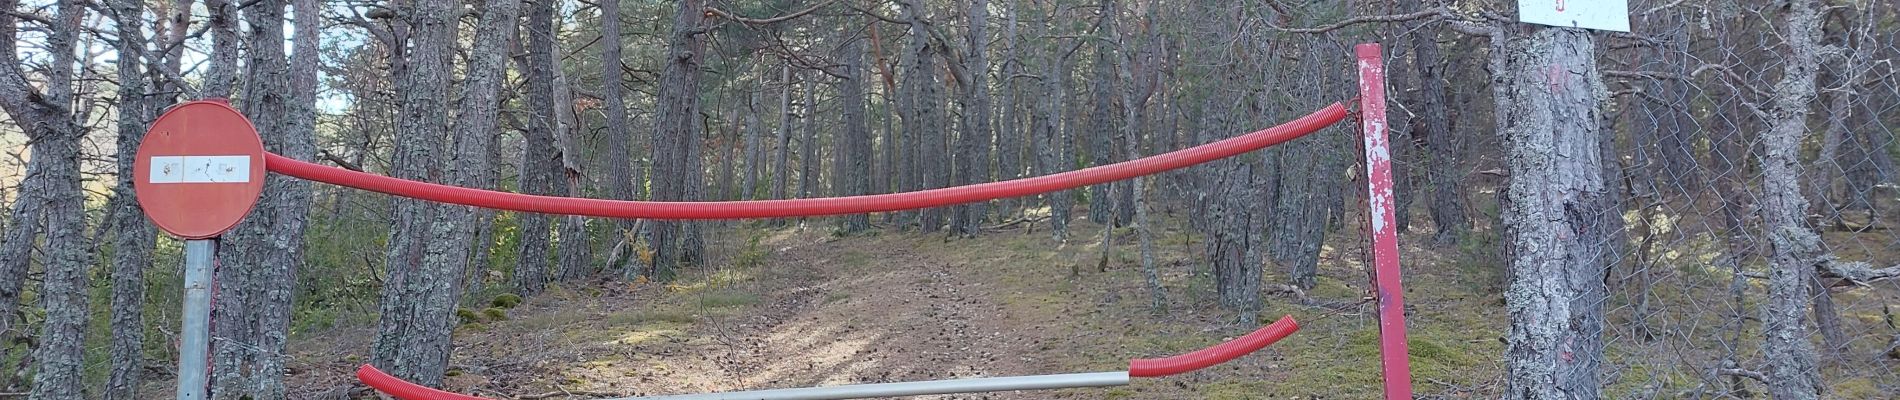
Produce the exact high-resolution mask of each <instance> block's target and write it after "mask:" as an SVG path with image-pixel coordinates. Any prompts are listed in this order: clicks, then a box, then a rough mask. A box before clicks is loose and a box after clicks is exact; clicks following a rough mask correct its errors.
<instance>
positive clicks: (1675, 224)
mask: <svg viewBox="0 0 1900 400" xmlns="http://www.w3.org/2000/svg"><path fill="white" fill-rule="evenodd" d="M1632 3H1648V4H1632V10H1635V11H1634V12H1633V14H1632V22H1633V23H1634V25H1633V27H1634V32H1633V35H1628V36H1623V35H1615V36H1610V37H1609V38H1608V39H1607V40H1601V41H1599V45H1600V50H1599V59H1598V60H1599V61H1598V63H1599V67H1600V68H1601V69H1602V71H1603V73H1604V75H1605V76H1606V83H1607V85H1608V86H1609V87H1608V88H1607V89H1608V90H1609V91H1610V93H1611V96H1610V101H1609V102H1608V104H1606V105H1605V107H1607V108H1608V110H1609V111H1608V112H1607V113H1606V114H1605V115H1607V116H1608V120H1606V121H1602V122H1603V126H1604V128H1605V132H1606V135H1610V134H1613V135H1614V140H1615V142H1614V143H1613V144H1608V145H1607V146H1613V147H1609V148H1606V150H1607V149H1613V157H1614V158H1613V160H1606V162H1613V163H1614V165H1613V167H1615V168H1616V169H1617V176H1612V177H1611V178H1617V179H1618V181H1616V182H1612V183H1613V184H1615V185H1616V186H1615V187H1614V188H1612V190H1614V191H1615V192H1616V197H1617V198H1618V199H1619V201H1618V202H1617V205H1618V206H1617V207H1613V208H1611V209H1610V210H1609V212H1614V213H1619V214H1621V218H1620V222H1621V223H1623V224H1624V232H1625V235H1623V236H1622V237H1620V238H1615V239H1613V240H1616V241H1617V242H1618V243H1605V244H1604V245H1603V246H1601V248H1603V249H1605V251H1609V252H1613V253H1614V255H1613V256H1612V257H1610V258H1611V259H1612V263H1611V264H1610V265H1609V266H1610V269H1609V271H1608V274H1607V276H1606V277H1605V284H1606V285H1607V287H1608V289H1609V292H1608V293H1609V298H1608V300H1607V303H1606V304H1605V307H1604V308H1605V310H1606V312H1607V314H1608V315H1607V317H1608V319H1609V321H1608V323H1607V324H1606V327H1607V328H1606V329H1607V330H1608V331H1607V332H1604V335H1605V343H1606V347H1607V349H1606V350H1607V353H1606V358H1607V359H1606V360H1605V364H1604V365H1605V369H1604V374H1605V375H1604V378H1605V379H1604V383H1605V386H1606V390H1607V391H1606V393H1605V394H1608V395H1612V396H1614V397H1619V398H1748V397H1755V396H1760V395H1761V393H1763V392H1764V390H1763V388H1764V386H1763V385H1764V384H1765V382H1764V381H1763V380H1762V378H1763V375H1762V372H1761V371H1764V370H1765V369H1767V367H1766V366H1765V364H1766V363H1767V362H1769V361H1770V360H1768V359H1767V357H1768V356H1767V355H1765V354H1764V352H1763V351H1762V349H1761V348H1762V343H1763V332H1762V326H1761V325H1762V313H1763V310H1762V307H1761V306H1762V303H1764V302H1765V296H1767V293H1766V290H1765V286H1766V285H1767V277H1768V275H1769V273H1770V270H1769V269H1770V267H1769V265H1770V261H1769V258H1770V257H1771V256H1772V254H1773V253H1772V252H1773V251H1774V249H1773V243H1771V242H1770V240H1769V237H1768V235H1767V232H1769V230H1770V228H1768V227H1766V226H1765V224H1764V222H1763V221H1762V218H1761V217H1760V214H1759V211H1760V209H1761V204H1762V202H1763V199H1762V194H1761V193H1762V190H1763V187H1762V183H1763V181H1764V179H1765V178H1766V176H1765V175H1764V172H1763V170H1764V169H1763V167H1762V162H1763V161H1764V160H1763V151H1764V144H1763V139H1764V133H1763V132H1765V131H1766V130H1767V122H1766V120H1767V119H1768V118H1772V117H1773V116H1772V115H1770V113H1772V112H1773V111H1771V107H1769V103H1770V102H1771V101H1772V100H1771V98H1772V96H1774V95H1775V94H1777V93H1778V91H1780V90H1783V89H1782V88H1781V87H1780V86H1779V85H1780V82H1781V80H1782V78H1783V76H1784V74H1786V73H1787V72H1786V71H1785V70H1786V69H1787V68H1789V67H1790V63H1789V62H1788V61H1787V58H1788V57H1791V55H1790V51H1789V50H1788V47H1789V46H1788V44H1787V43H1784V37H1785V36H1784V35H1783V32H1785V28H1786V27H1785V24H1784V23H1783V22H1782V21H1783V18H1782V16H1781V15H1782V14H1781V13H1783V12H1785V11H1784V9H1783V6H1782V5H1779V4H1776V3H1769V2H1760V3H1757V2H1724V1H1690V2H1684V1H1673V2H1670V1H1649V2H1632ZM1643 10H1648V11H1646V12H1645V11H1643ZM1895 10H1896V7H1894V6H1893V5H1892V4H1890V3H1888V4H1882V3H1880V2H1850V3H1841V4H1838V5H1836V6H1835V7H1832V8H1828V9H1827V10H1826V11H1825V12H1824V16H1823V18H1822V21H1823V22H1822V36H1821V37H1822V38H1823V39H1822V42H1823V45H1824V46H1826V48H1825V49H1824V50H1823V51H1822V54H1821V55H1820V57H1821V60H1820V61H1821V62H1820V65H1821V71H1819V79H1818V82H1816V83H1817V85H1818V87H1819V91H1818V93H1819V94H1818V96H1817V97H1816V98H1815V99H1813V101H1811V102H1809V104H1811V105H1812V106H1813V107H1812V114H1811V115H1810V116H1809V118H1808V121H1807V126H1808V134H1807V135H1806V137H1805V138H1804V139H1803V140H1802V142H1801V148H1802V152H1801V154H1802V155H1801V157H1800V160H1802V161H1801V163H1800V165H1799V166H1798V168H1796V170H1797V171H1799V172H1800V174H1801V176H1800V177H1799V179H1798V180H1799V182H1801V185H1802V189H1803V190H1804V191H1805V193H1803V194H1804V196H1805V197H1806V198H1807V200H1808V203H1809V207H1808V209H1807V213H1806V215H1807V228H1809V229H1811V230H1813V231H1815V232H1817V233H1818V234H1820V235H1821V237H1822V238H1823V248H1824V252H1825V254H1826V256H1824V260H1823V261H1822V262H1823V263H1824V265H1820V266H1817V271H1819V272H1817V273H1816V274H1815V278H1814V279H1812V282H1811V283H1812V284H1811V285H1810V289H1811V291H1813V292H1814V296H1813V297H1812V298H1810V299H1809V301H1808V304H1809V305H1810V306H1809V307H1808V312H1809V314H1808V315H1809V318H1808V323H1807V324H1806V325H1807V330H1806V331H1807V333H1808V334H1809V336H1810V337H1809V338H1808V339H1810V340H1809V341H1810V342H1812V343H1813V344H1814V348H1815V349H1816V351H1817V353H1818V354H1819V360H1820V362H1819V366H1820V371H1818V372H1819V375H1820V376H1821V378H1822V383H1823V384H1822V386H1823V387H1824V388H1825V389H1824V390H1826V393H1827V394H1826V397H1830V398H1881V397H1885V396H1891V395H1892V394H1893V393H1896V390H1900V372H1896V371H1900V369H1896V368H1895V367H1894V365H1895V362H1897V361H1900V358H1896V357H1900V354H1895V349H1894V346H1895V345H1896V344H1897V343H1900V336H1896V335H1900V329H1896V327H1895V324H1896V320H1895V318H1896V317H1895V316H1894V315H1893V313H1894V312H1895V310H1894V308H1896V307H1900V281H1896V280H1886V281H1876V282H1865V283H1864V282H1856V281H1853V280H1848V279H1842V278H1841V277H1839V276H1833V275H1835V274H1831V273H1828V271H1826V270H1827V268H1823V267H1826V264H1825V263H1827V262H1829V261H1827V260H1834V261H1836V262H1865V263H1869V264H1871V265H1874V266H1876V268H1878V267H1884V266H1889V265H1894V264H1895V263H1896V262H1900V234H1897V233H1896V231H1895V230H1894V228H1895V227H1896V224H1900V218H1897V217H1896V213H1895V212H1894V211H1893V210H1894V208H1895V207H1896V206H1900V199H1896V195H1900V192H1896V191H1895V185H1894V184H1895V180H1894V179H1895V173H1896V170H1895V169H1894V164H1893V158H1894V154H1895V152H1896V150H1897V149H1900V148H1897V147H1896V146H1895V142H1896V140H1895V139H1896V137H1895V128H1896V127H1900V79H1897V78H1896V76H1895V74H1894V73H1893V72H1894V64H1893V60H1895V59H1896V58H1900V47H1896V45H1895V43H1896V41H1895V40H1896V37H1895V35H1896V34H1895V29H1893V28H1894V25H1893V23H1894V21H1895V17H1896V15H1895V14H1896V13H1895Z"/></svg>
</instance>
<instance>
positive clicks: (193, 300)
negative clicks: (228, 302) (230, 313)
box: [178, 239, 217, 400]
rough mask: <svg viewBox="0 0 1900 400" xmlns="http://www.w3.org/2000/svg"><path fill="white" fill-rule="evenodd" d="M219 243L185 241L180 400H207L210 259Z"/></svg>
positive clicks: (179, 377)
mask: <svg viewBox="0 0 1900 400" xmlns="http://www.w3.org/2000/svg"><path fill="white" fill-rule="evenodd" d="M216 253H217V242H216V241H213V240H211V239H195V240H186V241H185V300H184V303H185V311H184V315H183V316H182V317H181V318H180V319H182V320H183V325H184V326H183V327H182V328H181V329H180V331H181V332H180V333H181V334H182V335H183V336H184V338H183V340H181V341H180V343H179V345H178V399H180V400H204V399H207V398H208V397H206V390H207V388H209V386H210V385H209V383H210V380H209V378H210V376H209V375H210V368H209V366H208V365H207V364H209V363H210V361H211V258H212V257H215V256H216Z"/></svg>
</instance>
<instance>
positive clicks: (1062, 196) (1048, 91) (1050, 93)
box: [1029, 10, 1073, 242]
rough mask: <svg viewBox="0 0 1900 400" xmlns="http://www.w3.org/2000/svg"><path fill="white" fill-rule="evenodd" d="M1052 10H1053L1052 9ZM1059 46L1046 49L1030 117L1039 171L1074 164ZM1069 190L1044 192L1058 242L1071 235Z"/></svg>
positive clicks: (1034, 34)
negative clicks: (1038, 93) (1066, 131)
mask: <svg viewBox="0 0 1900 400" xmlns="http://www.w3.org/2000/svg"><path fill="white" fill-rule="evenodd" d="M1051 12H1054V11H1053V10H1052V11H1051ZM1034 26H1036V27H1037V28H1038V29H1037V30H1036V32H1032V33H1031V34H1030V35H1029V36H1031V37H1037V36H1039V35H1040V33H1041V32H1043V31H1044V29H1043V27H1042V26H1041V24H1034ZM1059 47H1060V46H1052V48H1049V49H1046V50H1045V52H1044V54H1043V62H1042V64H1043V65H1042V67H1043V68H1042V95H1041V97H1040V98H1038V99H1037V100H1036V101H1037V109H1038V111H1039V112H1038V113H1037V114H1036V115H1035V116H1034V117H1033V118H1031V120H1032V121H1033V122H1032V123H1031V124H1032V125H1033V126H1034V129H1035V130H1036V133H1035V135H1036V139H1035V141H1036V145H1035V146H1036V149H1035V152H1036V164H1037V171H1036V175H1048V174H1054V173H1058V172H1063V171H1067V170H1069V167H1070V166H1071V165H1073V162H1072V160H1071V159H1069V158H1068V157H1067V148H1068V147H1069V143H1068V142H1067V141H1065V140H1063V136H1064V135H1063V134H1062V130H1063V126H1062V114H1063V111H1062V106H1063V99H1064V97H1066V96H1065V95H1064V92H1065V89H1064V87H1063V86H1065V84H1066V83H1067V82H1066V81H1067V80H1068V79H1067V78H1066V77H1067V75H1068V71H1067V68H1066V67H1065V64H1066V62H1065V61H1064V60H1065V58H1064V57H1063V55H1062V54H1060V53H1059V52H1060V51H1061V49H1060V48H1059ZM1069 192H1070V191H1068V190H1058V191H1055V192H1051V193H1047V194H1044V196H1045V197H1044V198H1045V199H1046V200H1047V202H1048V206H1049V226H1050V228H1051V231H1052V234H1053V237H1054V238H1055V240H1056V241H1057V242H1065V241H1067V240H1068V236H1069V211H1070V207H1071V204H1070V193H1069Z"/></svg>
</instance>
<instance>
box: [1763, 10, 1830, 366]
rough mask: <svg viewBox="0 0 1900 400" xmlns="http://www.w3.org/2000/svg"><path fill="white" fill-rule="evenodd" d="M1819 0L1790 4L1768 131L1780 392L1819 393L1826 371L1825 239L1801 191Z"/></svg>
mask: <svg viewBox="0 0 1900 400" xmlns="http://www.w3.org/2000/svg"><path fill="white" fill-rule="evenodd" d="M1817 6H1818V5H1817V4H1815V2H1814V1H1812V0H1795V1H1791V2H1789V3H1788V10H1787V11H1786V18H1787V19H1786V22H1785V25H1784V26H1783V28H1784V29H1785V30H1784V31H1783V33H1782V34H1783V35H1784V36H1783V37H1784V38H1785V39H1786V40H1787V45H1788V51H1789V52H1790V54H1789V55H1788V57H1787V59H1786V61H1785V62H1784V63H1783V67H1782V71H1783V73H1782V78H1781V82H1780V83H1779V84H1777V85H1775V93H1774V96H1773V99H1772V101H1771V102H1770V104H1769V105H1768V106H1767V107H1766V110H1764V111H1766V114H1767V116H1768V118H1767V122H1768V130H1767V132H1766V133H1764V134H1763V137H1762V141H1763V149H1764V154H1763V157H1762V160H1761V166H1762V189H1761V191H1762V193H1761V197H1760V198H1761V199H1762V201H1761V215H1762V223H1763V224H1764V225H1765V226H1764V228H1765V230H1766V231H1767V232H1766V233H1767V236H1768V242H1769V249H1770V251H1771V254H1772V257H1770V259H1769V272H1768V298H1767V300H1766V301H1765V302H1764V303H1763V305H1762V317H1761V318H1762V335H1763V336H1764V337H1765V341H1764V343H1763V346H1762V352H1763V355H1764V357H1765V358H1766V360H1767V362H1768V370H1767V371H1765V372H1766V373H1765V374H1764V375H1765V376H1766V377H1767V378H1768V379H1767V383H1768V390H1769V394H1770V395H1772V396H1774V398H1776V399H1814V398H1817V397H1819V394H1820V390H1821V387H1820V385H1819V383H1820V382H1819V381H1820V371H1819V370H1818V369H1817V368H1816V366H1815V354H1814V345H1813V343H1810V342H1809V340H1808V329H1807V326H1806V324H1805V322H1806V321H1807V315H1805V314H1806V311H1807V310H1806V306H1807V305H1808V303H1809V302H1810V301H1811V300H1810V299H1809V296H1811V295H1812V293H1810V292H1809V288H1810V286H1809V285H1810V284H1811V283H1810V282H1809V281H1810V280H1812V279H1814V266H1815V265H1817V263H1818V262H1819V261H1820V257H1821V255H1822V254H1821V251H1822V250H1821V238H1820V236H1819V235H1816V234H1815V233H1814V231H1813V230H1811V229H1809V228H1808V226H1807V214H1806V211H1807V207H1808V206H1807V200H1806V199H1804V198H1803V197H1802V191H1801V176H1800V175H1801V166H1800V162H1801V161H1800V158H1801V142H1802V141H1803V140H1804V139H1805V138H1806V137H1807V134H1808V132H1807V129H1808V127H1807V117H1808V114H1809V109H1808V107H1809V105H1810V104H1809V103H1811V102H1813V101H1814V98H1815V76H1816V74H1817V73H1818V70H1819V69H1820V65H1819V61H1820V56H1821V55H1820V52H1821V51H1822V50H1821V44H1820V38H1819V36H1820V35H1819V31H1820V29H1821V17H1820V14H1819V12H1818V10H1816V9H1815V8H1816V7H1817Z"/></svg>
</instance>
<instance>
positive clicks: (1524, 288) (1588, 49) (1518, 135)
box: [1491, 27, 1608, 400]
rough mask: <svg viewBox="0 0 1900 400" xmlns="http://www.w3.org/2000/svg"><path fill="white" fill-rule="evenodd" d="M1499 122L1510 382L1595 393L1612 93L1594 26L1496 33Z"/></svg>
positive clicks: (1559, 395)
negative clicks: (1604, 122) (1599, 233)
mask: <svg viewBox="0 0 1900 400" xmlns="http://www.w3.org/2000/svg"><path fill="white" fill-rule="evenodd" d="M1492 45H1493V50H1492V55H1491V64H1492V65H1491V70H1492V71H1496V73H1497V74H1498V75H1497V76H1496V77H1495V78H1493V80H1494V81H1493V87H1492V91H1493V95H1494V96H1495V98H1494V100H1495V101H1496V103H1497V115H1496V117H1497V125H1498V128H1499V129H1500V130H1501V131H1502V132H1503V133H1504V134H1505V137H1506V138H1507V139H1508V140H1509V143H1510V148H1509V150H1508V158H1507V164H1508V166H1509V171H1510V176H1511V180H1510V183H1509V187H1508V189H1506V190H1507V192H1506V193H1505V201H1506V203H1505V204H1504V206H1505V217H1504V225H1505V227H1506V231H1507V234H1508V237H1509V243H1511V244H1510V246H1511V248H1512V249H1513V250H1514V251H1513V252H1512V259H1511V263H1510V272H1511V273H1510V277H1511V280H1510V287H1509V288H1508V289H1507V290H1506V292H1505V304H1506V306H1507V308H1508V310H1509V312H1510V317H1511V321H1512V325H1511V332H1510V334H1509V336H1508V337H1507V349H1506V357H1505V359H1506V365H1505V368H1506V382H1505V385H1506V386H1505V393H1506V396H1505V397H1508V398H1513V399H1553V400H1557V399H1574V398H1585V399H1589V398H1597V397H1598V390H1599V389H1600V387H1601V384H1600V383H1599V382H1598V374H1599V373H1600V371H1599V369H1600V367H1599V365H1600V364H1601V363H1602V362H1603V348H1602V346H1603V345H1602V324H1603V309H1602V303H1603V302H1604V300H1605V298H1604V288H1603V287H1602V277H1603V273H1604V268H1605V267H1606V266H1607V260H1604V259H1603V258H1604V257H1607V256H1608V254H1607V253H1606V252H1605V251H1604V250H1603V249H1602V248H1601V247H1600V246H1602V244H1601V243H1600V242H1598V241H1595V240H1592V239H1600V238H1594V237H1592V236H1595V234H1593V231H1592V229H1595V228H1594V227H1593V225H1595V224H1596V223H1597V222H1598V220H1597V218H1598V215H1600V214H1601V213H1603V212H1607V210H1604V209H1603V208H1604V206H1605V204H1604V202H1603V201H1601V200H1602V199H1603V198H1604V197H1605V196H1606V195H1607V193H1606V192H1607V191H1608V189H1607V188H1606V186H1605V182H1604V178H1603V176H1602V171H1603V168H1602V165H1601V162H1602V160H1601V158H1600V155H1599V153H1600V151H1601V141H1600V135H1603V134H1604V133H1603V132H1602V129H1601V128H1600V127H1599V123H1600V119H1601V117H1600V115H1601V114H1600V113H1601V111H1600V109H1599V107H1600V105H1601V104H1602V101H1603V96H1605V93H1606V91H1605V89H1604V88H1603V83H1602V78H1601V76H1600V75H1599V74H1598V72H1597V69H1596V57H1595V44H1594V43H1593V40H1592V38H1591V34H1590V33H1589V32H1587V31H1584V30H1581V29H1573V28H1551V27H1537V28H1533V30H1532V31H1530V32H1529V33H1527V34H1522V35H1521V36H1519V35H1511V36H1505V34H1500V35H1498V36H1494V37H1493V38H1492Z"/></svg>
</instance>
